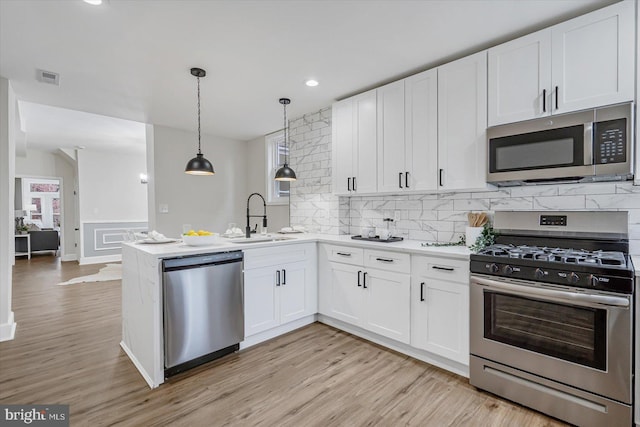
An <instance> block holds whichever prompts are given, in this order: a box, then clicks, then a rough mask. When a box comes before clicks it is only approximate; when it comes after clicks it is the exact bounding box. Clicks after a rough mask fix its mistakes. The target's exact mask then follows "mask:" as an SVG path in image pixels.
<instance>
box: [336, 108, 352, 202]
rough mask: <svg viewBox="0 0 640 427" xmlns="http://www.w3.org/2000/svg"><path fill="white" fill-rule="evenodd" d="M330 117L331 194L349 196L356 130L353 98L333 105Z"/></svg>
mask: <svg viewBox="0 0 640 427" xmlns="http://www.w3.org/2000/svg"><path fill="white" fill-rule="evenodd" d="M331 115H332V119H331V126H332V144H333V147H332V151H333V153H332V155H333V160H332V163H333V173H332V174H333V192H334V193H335V194H341V195H342V194H350V193H351V180H352V179H353V176H354V175H355V173H354V170H353V164H354V158H353V155H354V151H355V148H354V141H355V139H354V138H355V134H356V130H355V127H354V126H355V123H354V120H353V118H354V115H355V114H354V110H353V98H349V99H345V100H344V101H340V102H336V103H335V104H333V106H332V111H331Z"/></svg>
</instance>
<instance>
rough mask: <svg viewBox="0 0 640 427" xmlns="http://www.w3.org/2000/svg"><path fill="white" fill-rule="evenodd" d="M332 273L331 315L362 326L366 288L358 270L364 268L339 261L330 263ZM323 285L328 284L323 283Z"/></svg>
mask: <svg viewBox="0 0 640 427" xmlns="http://www.w3.org/2000/svg"><path fill="white" fill-rule="evenodd" d="M329 265H330V269H331V274H330V276H329V283H328V286H329V288H330V291H329V292H330V295H329V312H328V313H327V314H328V315H329V316H331V317H334V318H336V319H339V320H342V321H344V322H347V323H350V324H352V325H356V326H360V323H361V319H362V310H363V304H364V289H363V287H362V285H361V282H359V278H360V277H362V276H361V274H362V273H360V274H358V272H362V270H363V268H362V267H358V266H354V265H346V264H339V263H335V262H332V263H329ZM322 285H323V286H326V285H327V284H325V283H323V284H322Z"/></svg>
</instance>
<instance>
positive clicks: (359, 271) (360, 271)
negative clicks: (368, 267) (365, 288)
mask: <svg viewBox="0 0 640 427" xmlns="http://www.w3.org/2000/svg"><path fill="white" fill-rule="evenodd" d="M361 274H362V270H358V286H362V283H360V275H361Z"/></svg>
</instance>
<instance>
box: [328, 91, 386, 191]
mask: <svg viewBox="0 0 640 427" xmlns="http://www.w3.org/2000/svg"><path fill="white" fill-rule="evenodd" d="M332 116H333V117H332V133H333V135H332V145H333V153H332V154H333V192H334V193H335V194H339V195H352V194H357V193H375V192H376V189H377V169H376V166H377V162H376V154H377V152H376V143H377V135H376V133H377V129H376V91H375V89H374V90H370V91H368V92H365V93H362V94H360V95H356V96H354V97H351V98H348V99H345V100H343V101H340V102H337V103H335V104H333V108H332Z"/></svg>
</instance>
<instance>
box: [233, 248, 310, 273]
mask: <svg viewBox="0 0 640 427" xmlns="http://www.w3.org/2000/svg"><path fill="white" fill-rule="evenodd" d="M315 248H316V244H315V243H301V244H296V245H282V246H272V247H268V248H260V249H245V250H244V269H245V270H251V269H252V268H260V267H268V266H277V265H282V264H285V263H290V262H297V261H305V260H315V258H316V250H315Z"/></svg>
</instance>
